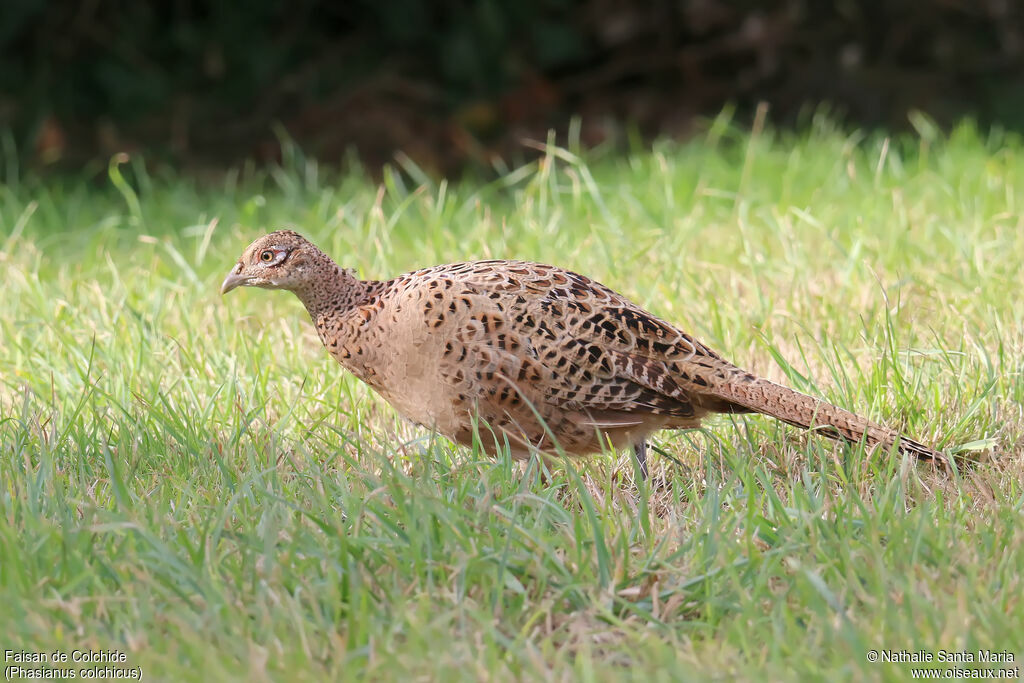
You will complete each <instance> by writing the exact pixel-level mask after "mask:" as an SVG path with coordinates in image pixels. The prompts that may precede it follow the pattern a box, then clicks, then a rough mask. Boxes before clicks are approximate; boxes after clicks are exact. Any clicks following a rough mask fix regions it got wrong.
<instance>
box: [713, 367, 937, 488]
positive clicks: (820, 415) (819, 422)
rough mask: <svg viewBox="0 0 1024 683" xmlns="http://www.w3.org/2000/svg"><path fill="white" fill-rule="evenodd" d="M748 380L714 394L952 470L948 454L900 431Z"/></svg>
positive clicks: (728, 384) (763, 382)
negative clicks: (895, 450) (892, 448)
mask: <svg viewBox="0 0 1024 683" xmlns="http://www.w3.org/2000/svg"><path fill="white" fill-rule="evenodd" d="M746 377H748V378H751V379H749V380H748V381H745V382H725V383H722V384H721V385H719V386H718V387H715V389H716V391H715V393H716V394H718V396H719V397H720V398H722V399H725V400H726V401H728V402H730V403H733V404H736V405H738V406H740V407H742V408H745V409H749V410H752V411H754V412H758V413H763V414H765V415H770V416H771V417H774V418H777V419H779V420H782V421H783V422H786V423H787V424H791V425H794V426H796V427H802V428H804V429H814V430H816V431H818V432H820V433H821V434H822V435H824V436H827V437H829V438H832V439H837V440H844V441H849V442H851V443H859V442H860V441H861V440H862V439H863V440H864V441H865V442H866V443H867V445H869V446H876V445H877V446H881V447H883V448H890V447H892V446H893V445H894V444H895V445H896V447H897V448H898V449H899V450H900V452H902V453H904V454H906V455H912V456H914V457H916V458H918V459H919V460H921V461H924V462H931V463H934V464H936V465H939V466H940V467H942V468H943V469H947V470H948V469H949V457H948V456H947V455H946V454H945V453H942V452H941V451H937V450H934V449H932V448H929V447H928V446H925V445H924V444H922V443H919V442H917V441H914V440H913V439H908V438H907V437H904V436H901V435H900V433H899V432H897V431H894V430H892V429H889V428H887V427H883V426H881V425H878V424H875V423H874V422H871V421H870V420H868V419H867V418H865V417H861V416H860V415H857V414H855V413H851V412H850V411H848V410H843V409H842V408H840V407H838V406H835V405H832V404H831V403H828V402H826V401H822V400H821V399H818V398H814V397H813V396H808V395H807V394H802V393H800V392H799V391H794V390H793V389H790V388H789V387H785V386H782V385H781V384H776V383H775V382H772V381H769V380H766V379H762V378H760V377H756V378H755V377H752V376H751V375H746Z"/></svg>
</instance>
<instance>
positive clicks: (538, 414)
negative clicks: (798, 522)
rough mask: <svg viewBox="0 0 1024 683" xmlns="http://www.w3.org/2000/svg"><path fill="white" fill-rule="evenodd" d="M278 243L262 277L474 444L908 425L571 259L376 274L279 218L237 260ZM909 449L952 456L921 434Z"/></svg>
mask: <svg viewBox="0 0 1024 683" xmlns="http://www.w3.org/2000/svg"><path fill="white" fill-rule="evenodd" d="M268 248H273V249H275V250H281V251H284V252H287V255H286V256H285V257H284V258H283V261H282V262H281V263H280V264H279V265H277V266H274V268H277V269H278V270H277V271H276V273H271V275H273V278H272V280H273V282H272V283H271V284H259V283H256V284H257V286H265V287H274V288H283V289H289V290H291V291H293V292H295V294H296V295H298V297H299V298H300V299H301V300H302V302H303V304H304V305H305V306H306V309H307V310H308V311H309V314H310V316H311V318H312V320H313V323H314V324H315V325H316V329H317V332H318V333H319V336H320V339H321V340H322V341H323V343H324V346H325V347H326V348H327V351H328V352H329V353H330V354H331V355H332V356H333V357H334V358H335V359H336V360H337V361H338V362H339V363H341V364H342V365H343V366H344V367H345V368H346V369H348V370H349V371H351V372H352V373H353V374H354V375H356V377H358V378H359V379H361V380H362V381H364V382H366V383H367V384H368V385H369V386H371V387H372V388H373V389H374V390H376V391H377V392H378V393H379V394H380V395H381V396H382V397H384V399H386V400H387V401H388V402H389V403H390V404H391V405H392V406H393V407H394V408H395V409H396V410H397V411H398V412H399V413H400V414H402V415H403V416H405V417H406V418H408V419H410V420H412V421H414V422H416V423H418V424H421V425H423V426H425V427H428V428H431V429H434V430H436V431H438V432H439V433H441V434H443V435H445V436H447V437H449V438H451V439H453V440H454V441H457V442H459V443H462V444H470V443H472V441H473V438H474V428H475V429H476V430H477V434H479V438H480V441H481V443H482V444H483V446H484V447H485V448H486V449H488V450H491V451H493V450H494V449H495V446H498V447H504V446H505V445H506V444H507V446H508V447H509V448H510V450H511V452H512V453H513V454H514V455H516V456H518V457H526V456H528V455H529V453H530V452H531V450H532V449H538V450H540V451H542V452H555V451H557V450H558V448H561V449H562V450H563V451H564V452H566V453H568V454H584V453H592V452H595V451H599V450H601V449H602V448H603V447H604V446H605V445H606V444H608V443H610V444H611V445H612V446H613V447H615V448H621V447H624V446H628V445H633V444H637V443H641V442H642V441H643V440H644V439H645V438H646V437H647V435H648V434H650V433H651V432H653V431H655V430H658V429H663V428H669V429H672V428H692V427H696V426H697V425H699V424H700V421H701V419H702V418H703V417H704V416H705V415H706V414H708V413H712V412H725V413H749V412H758V413H764V414H766V415H771V416H773V417H776V418H778V419H781V420H783V421H785V422H787V423H790V424H793V425H796V426H799V427H804V428H807V427H815V428H816V429H818V430H820V432H821V433H822V434H824V435H826V436H829V437H831V438H842V439H846V440H850V441H859V440H861V439H862V438H864V439H866V441H867V443H868V444H869V445H881V446H884V447H887V446H890V445H891V444H893V443H894V442H895V441H896V440H897V439H900V437H899V435H898V433H897V432H895V431H893V430H890V429H887V428H885V427H881V426H879V425H876V424H873V423H871V422H869V421H868V420H867V419H865V418H863V417H860V416H858V415H855V414H854V413H851V412H848V411H846V410H843V409H841V408H838V407H836V406H833V405H831V404H829V403H826V402H824V401H821V400H819V399H816V398H813V397H811V396H807V395H804V394H801V393H799V392H796V391H793V390H792V389H789V388H787V387H784V386H781V385H779V384H776V383H773V382H770V381H768V380H766V379H762V378H759V377H756V376H754V375H752V374H751V373H749V372H746V371H744V370H742V369H740V368H738V367H737V366H735V365H733V364H731V363H729V362H728V361H726V360H724V359H723V358H722V357H721V356H719V355H718V354H717V353H715V352H714V351H712V350H711V349H709V348H708V347H707V346H705V345H704V344H702V343H701V342H700V341H698V340H697V339H695V338H693V337H692V336H690V335H688V334H686V333H685V332H683V331H681V330H679V329H677V328H676V327H674V326H673V325H671V324H669V323H667V322H665V321H663V320H660V319H658V318H657V317H655V316H653V315H652V314H650V313H648V312H647V311H644V310H643V309H642V308H640V307H639V306H637V305H636V304H634V303H632V302H630V301H629V300H628V299H626V298H625V297H623V296H622V295H620V294H617V293H616V292H614V291H612V290H611V289H609V288H607V287H605V286H604V285H602V284H600V283H598V282H595V281H594V280H591V279H590V278H587V277H585V276H582V275H579V274H577V273H573V272H571V271H567V270H563V269H561V268H557V267H554V266H548V265H543V264H539V263H530V262H526V261H506V260H489V261H474V262H467V263H453V264H449V265H442V266H436V267H433V268H425V269H423V270H417V271H414V272H411V273H406V274H404V275H400V276H398V277H396V278H395V279H393V280H388V281H362V280H358V279H356V278H355V277H354V276H353V275H352V274H351V273H349V272H347V271H343V270H342V269H340V268H339V267H338V266H337V265H336V264H335V263H334V262H333V261H332V260H331V259H330V258H329V257H328V256H327V255H325V254H324V253H323V252H321V251H320V250H319V249H317V248H316V247H315V246H314V245H312V244H311V243H309V242H308V241H306V240H305V239H303V238H302V237H301V236H299V235H298V234H297V233H294V232H291V231H278V232H275V233H271V234H270V235H267V236H265V237H263V238H260V240H257V241H256V242H254V243H253V244H252V245H251V246H250V247H249V248H248V249H247V250H246V252H245V254H243V257H242V259H241V260H240V261H239V265H238V266H236V269H235V271H233V273H235V272H237V273H239V275H238V276H237V277H243V276H245V277H248V275H247V273H249V272H250V271H251V272H252V273H254V275H253V277H255V276H256V275H258V274H259V269H260V266H261V264H260V262H259V260H258V259H259V254H261V253H263V251H264V250H266V249H268ZM275 253H276V252H275ZM266 270H267V271H270V268H267V269H266ZM229 277H232V276H229ZM243 284H254V283H253V282H244V283H243ZM556 444H557V445H556ZM900 448H901V449H902V450H903V451H905V452H908V453H911V454H913V455H915V456H917V457H919V458H921V459H923V460H933V461H935V462H939V463H944V462H945V456H944V455H942V454H940V453H937V452H935V451H933V450H931V449H929V448H927V447H926V446H923V445H921V444H919V443H917V442H914V441H911V440H909V439H906V438H903V439H900Z"/></svg>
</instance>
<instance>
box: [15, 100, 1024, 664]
mask: <svg viewBox="0 0 1024 683" xmlns="http://www.w3.org/2000/svg"><path fill="white" fill-rule="evenodd" d="M119 161H124V160H123V159H122V160H115V162H113V163H112V165H111V169H110V182H109V183H98V184H97V183H86V182H84V181H78V180H71V179H65V180H53V179H51V180H46V181H43V180H39V179H33V178H21V179H19V178H17V176H16V174H12V173H11V172H10V170H9V171H8V173H9V177H8V182H7V184H6V185H5V186H3V187H2V188H0V226H2V227H0V269H2V272H3V273H4V276H3V290H4V292H3V295H2V296H0V603H2V604H3V606H4V609H3V610H2V613H3V614H2V616H0V621H2V622H3V629H0V634H2V635H0V650H6V649H12V650H28V651H38V652H53V651H54V650H63V651H66V652H69V653H70V652H72V651H73V650H76V649H77V650H90V649H92V650H111V649H113V650H117V651H120V652H123V653H124V654H125V657H126V660H127V661H126V663H125V664H123V665H121V666H126V667H138V669H139V670H140V671H141V672H142V674H143V676H144V677H145V678H146V679H149V680H154V679H155V680H178V679H185V680H213V679H227V680H232V679H234V680H239V679H245V680H268V679H273V680H281V679H286V680H323V679H325V678H369V679H376V680H407V679H410V678H418V679H438V680H467V679H468V680H475V679H520V680H526V679H533V678H542V679H553V680H611V679H638V680H669V679H675V680H687V679H704V678H710V677H715V678H722V679H733V678H740V679H746V680H789V679H828V680H844V679H845V680H851V679H852V680H864V679H866V680H905V679H907V678H909V677H910V675H911V665H910V664H901V663H881V662H880V663H870V662H868V661H867V659H866V657H867V653H868V651H870V650H902V649H906V650H910V651H915V650H918V649H925V650H928V651H931V652H933V653H935V652H937V651H938V650H940V649H944V650H951V651H960V650H969V651H974V652H976V651H977V650H978V649H993V650H1000V651H1002V650H1004V649H1006V650H1009V651H1011V652H1013V654H1014V655H1015V658H1016V663H1015V664H1007V665H1003V666H1009V667H1013V666H1017V667H1019V666H1020V661H1021V659H1022V658H1024V645H1022V644H1024V606H1022V604H1021V595H1024V582H1022V579H1021V571H1020V568H1021V567H1024V525H1022V523H1021V522H1022V505H1024V492H1022V484H1021V482H1022V481H1024V467H1022V463H1024V458H1022V451H1024V448H1022V443H1024V417H1022V414H1021V406H1022V404H1024V361H1022V357H1024V356H1022V350H1024V299H1022V297H1021V295H1020V293H1021V292H1022V291H1024V269H1022V268H1021V266H1020V262H1021V258H1022V256H1024V221H1022V219H1021V216H1020V207H1017V205H1016V200H1017V197H1024V143H1022V141H1021V140H1020V139H1019V138H1017V137H1014V136H1009V135H1003V134H1000V133H999V132H992V133H983V132H979V131H977V130H976V129H975V128H973V127H972V126H970V125H964V126H962V127H961V128H959V129H957V130H956V131H954V132H953V133H952V134H951V135H950V136H949V137H942V136H938V135H935V134H934V133H932V132H931V131H930V129H928V128H927V127H922V134H921V135H919V136H907V137H899V138H895V139H886V138H883V137H881V136H864V135H861V134H859V133H849V132H844V131H842V130H839V129H837V128H835V127H833V126H831V125H830V124H829V123H828V122H827V121H823V120H815V121H814V122H813V123H812V124H811V125H810V126H809V128H808V130H807V131H806V132H804V133H801V134H799V135H793V134H781V133H777V132H774V131H771V130H764V131H758V132H755V133H753V134H751V133H749V132H745V131H741V130H737V129H735V128H734V127H733V126H731V125H730V124H729V122H728V121H727V120H725V119H720V120H716V121H714V122H711V123H710V125H709V126H708V132H707V134H706V135H705V136H703V137H701V138H699V139H695V140H693V141H691V142H689V143H686V144H669V143H662V144H659V145H657V146H655V148H654V149H653V151H652V150H648V151H644V152H636V153H634V154H631V155H628V156H626V157H611V156H602V155H601V154H595V155H592V158H589V160H588V161H587V162H584V161H582V160H580V159H579V158H578V157H577V156H576V155H574V154H573V153H571V152H570V151H568V150H564V149H555V148H551V149H549V152H548V154H547V156H546V157H544V158H543V159H542V160H541V161H540V162H538V163H536V164H534V165H532V166H528V167H526V168H523V169H520V170H517V171H513V172H510V173H507V174H505V175H503V176H502V177H501V179H500V180H498V181H496V182H493V183H490V184H483V183H474V182H472V181H467V182H464V183H460V184H447V183H436V182H432V181H430V180H429V179H426V178H423V177H422V176H421V174H419V172H418V171H417V169H416V168H415V167H413V166H411V165H408V164H407V167H406V169H405V172H403V173H401V174H398V173H389V174H387V175H386V177H385V180H384V182H383V183H382V184H380V185H379V186H376V185H374V184H373V183H372V182H370V181H369V180H367V179H366V178H365V177H364V176H362V175H361V174H359V173H353V174H349V175H344V176H339V175H338V174H336V173H332V172H327V171H325V170H324V169H322V168H319V167H318V166H316V165H315V164H313V163H311V162H307V161H305V160H304V159H302V158H301V155H299V154H298V153H297V152H293V153H292V154H291V155H290V156H289V157H288V158H287V159H286V160H285V162H284V163H283V164H282V166H281V167H280V168H277V169H274V170H272V171H269V172H266V173H263V172H255V171H252V170H244V171H240V172H238V173H234V174H228V175H226V176H225V177H221V178H216V179H213V180H211V179H209V178H205V179H199V178H189V177H180V176H177V175H174V174H172V173H163V172H161V173H154V174H152V175H151V174H149V173H147V171H146V170H145V168H144V166H143V165H141V164H140V163H139V162H138V160H130V161H128V162H127V163H118V162H119ZM9 168H10V165H9ZM282 225H293V226H296V227H298V228H299V229H300V230H301V231H302V232H303V233H305V234H306V235H307V236H309V237H311V238H312V239H314V240H315V241H317V242H318V243H320V244H321V246H322V247H324V249H325V250H326V251H328V252H329V253H331V254H333V255H334V256H335V257H336V258H337V260H338V261H339V262H341V263H342V264H343V265H345V266H351V267H355V268H357V269H358V270H359V271H360V272H361V273H362V274H363V275H365V276H367V277H380V276H390V275H394V274H398V273H399V272H403V271H405V270H410V269H413V268H416V267H420V266H424V265H429V264H434V263H440V262H446V261H453V260H460V259H470V258H484V257H516V258H530V259H536V260H541V261H546V262H554V263H557V264H559V265H563V266H566V267H570V268H572V269H574V270H577V271H580V272H584V273H587V274H590V275H592V276H594V277H596V278H597V279H599V280H600V281H602V282H604V283H606V284H608V285H609V286H612V287H613V288H615V289H617V290H619V291H622V292H624V293H625V294H627V295H628V296H630V297H631V298H633V299H634V300H636V301H637V302H639V303H641V304H642V305H644V306H645V307H647V308H648V309H650V310H652V311H654V312H655V313H657V314H659V315H660V316H661V317H663V318H665V319H668V320H670V321H673V322H675V323H677V324H678V325H680V326H681V327H683V328H684V329H687V330H689V331H691V332H692V333H694V334H696V335H697V336H698V337H700V338H701V339H702V340H703V341H705V342H706V343H708V344H709V345H711V346H712V347H714V348H716V349H718V350H719V351H721V352H722V353H724V354H725V355H726V356H727V357H728V358H730V359H732V360H734V361H735V362H737V363H739V364H740V365H743V366H745V367H747V368H749V369H751V370H753V371H756V372H758V373H760V374H763V375H767V376H769V377H772V378H774V379H776V380H779V381H784V382H786V383H789V384H791V385H793V386H795V387H797V388H799V389H802V390H804V391H808V392H811V393H816V394H819V395H822V396H824V397H826V398H828V399H830V400H832V401H834V402H836V403H838V404H840V405H842V406H844V407H848V408H851V409H854V410H857V411H859V412H862V413H866V414H868V415H870V416H872V417H873V418H875V419H877V420H878V421H881V422H884V423H887V424H890V425H893V426H898V427H900V428H902V429H904V430H905V431H906V432H907V433H908V434H911V435H913V436H915V437H916V438H918V439H919V440H922V441H925V442H927V443H930V444H933V445H939V446H941V447H943V448H945V449H948V450H950V451H954V452H959V453H960V454H962V455H967V456H972V457H977V456H983V457H984V458H985V462H983V463H982V464H980V465H978V466H976V467H974V468H971V469H969V470H967V471H965V472H963V473H962V476H961V477H959V478H958V479H956V480H950V479H948V478H946V477H943V476H941V475H939V474H937V473H936V472H933V471H932V470H930V469H929V468H926V467H920V466H916V465H915V464H913V463H910V462H905V461H900V460H899V458H897V457H895V456H891V455H889V454H883V453H875V454H865V453H864V451H863V450H862V449H861V448H858V447H851V446H841V445H836V444H834V443H833V442H830V441H827V440H824V439H821V438H815V437H813V436H809V435H807V434H804V433H802V432H800V431H799V430H796V429H794V428H791V427H787V426H785V425H781V424H779V423H776V422H773V421H771V420H769V419H767V418H763V417H743V418H734V419H730V418H718V419H715V420H711V421H709V422H708V423H707V428H706V429H704V430H701V431H697V432H690V433H667V432H665V433H661V434H660V435H659V436H658V440H657V444H658V446H659V447H660V448H663V449H664V450H666V451H667V452H669V453H671V454H673V455H674V456H675V457H677V458H679V459H680V460H681V461H682V465H681V466H680V465H676V464H673V463H670V462H668V461H666V460H664V459H660V458H656V459H655V461H654V476H655V481H656V482H657V483H658V485H655V486H653V487H648V486H646V485H643V484H639V485H638V484H635V483H634V481H633V469H632V465H631V463H630V460H629V458H628V457H627V456H626V455H625V454H620V455H618V456H615V455H612V454H606V455H605V456H604V457H601V456H597V457H595V458H593V459H590V460H583V461H576V462H574V463H573V464H572V465H571V466H567V467H562V468H556V469H555V470H554V471H553V472H552V473H551V476H550V477H549V478H547V479H544V478H542V477H540V476H538V473H537V468H536V463H534V466H531V467H530V468H529V469H528V470H527V471H526V472H523V471H521V470H520V468H519V467H518V466H517V465H516V464H514V463H511V462H509V461H508V460H507V459H498V460H496V461H493V460H490V459H488V458H486V457H484V456H482V455H480V454H478V453H475V452H471V451H469V450H467V449H462V448H457V447H453V446H452V445H451V444H450V443H448V442H446V441H444V440H442V439H438V438H436V437H432V436H431V435H430V434H428V433H426V432H423V431H420V430H418V429H416V428H413V427H411V426H409V425H407V424H405V423H403V422H401V421H400V420H398V419H397V418H396V417H395V416H394V414H393V413H392V411H391V410H390V409H389V408H388V407H387V406H386V404H384V403H383V402H382V401H381V400H380V399H378V398H377V397H375V396H374V395H373V394H372V393H371V392H370V391H368V390H367V389H366V388H365V387H363V386H362V385H360V384H359V383H358V382H357V381H355V380H354V379H353V378H352V377H350V376H348V375H346V374H345V373H344V372H342V371H341V369H340V368H339V367H337V365H336V364H335V363H334V362H333V361H332V360H330V359H329V358H328V357H327V355H326V354H325V353H324V351H323V349H322V348H321V346H320V344H319V342H318V340H317V339H316V336H315V334H314V333H313V331H312V329H311V326H310V325H309V323H308V320H307V319H305V313H304V312H303V311H302V310H301V307H300V305H299V304H298V302H297V301H295V300H293V299H294V298H293V297H291V296H290V295H286V294H283V293H268V292H261V291H257V290H242V291H239V292H236V293H234V294H232V295H231V297H229V298H227V299H224V300H222V299H221V297H220V296H219V295H218V293H217V289H218V285H219V283H220V281H221V279H222V277H223V275H224V274H225V273H226V272H227V270H228V269H229V268H230V267H231V265H232V264H233V263H234V261H235V260H236V259H237V257H238V255H239V253H240V252H241V250H242V248H243V247H244V246H245V245H246V244H248V242H249V241H251V240H252V239H254V238H255V237H256V236H258V235H259V234H262V233H263V232H265V231H268V230H270V229H273V228H277V227H279V226H282ZM8 664H10V662H9V661H8V662H5V666H7V665H8ZM32 666H37V665H32ZM51 666H54V665H51ZM943 666H944V665H943ZM969 666H981V665H979V664H974V665H969Z"/></svg>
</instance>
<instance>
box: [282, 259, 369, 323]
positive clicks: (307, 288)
mask: <svg viewBox="0 0 1024 683" xmlns="http://www.w3.org/2000/svg"><path fill="white" fill-rule="evenodd" d="M323 259H324V262H323V263H318V264H317V265H316V267H315V269H314V274H313V277H310V278H308V279H307V280H306V282H304V283H303V284H302V286H300V287H296V288H295V289H293V290H292V291H293V292H295V296H297V297H299V301H301V302H302V304H303V305H304V306H305V307H306V310H307V311H308V312H309V315H310V317H311V318H313V320H316V319H317V318H318V317H319V316H325V315H329V314H332V313H342V312H344V311H347V310H349V309H351V308H353V307H355V306H357V305H359V304H360V303H361V302H362V301H364V300H365V299H366V296H367V287H366V285H367V283H365V282H363V281H362V280H360V279H358V278H357V277H355V276H354V275H353V274H352V272H351V271H349V270H345V269H343V268H341V267H340V266H338V264H336V263H335V262H334V261H332V260H331V259H330V257H328V256H323Z"/></svg>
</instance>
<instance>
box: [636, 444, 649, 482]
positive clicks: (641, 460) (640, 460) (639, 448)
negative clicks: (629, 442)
mask: <svg viewBox="0 0 1024 683" xmlns="http://www.w3.org/2000/svg"><path fill="white" fill-rule="evenodd" d="M633 455H635V456H636V462H637V464H638V465H640V478H641V479H647V442H646V441H640V442H638V443H635V444H633Z"/></svg>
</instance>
